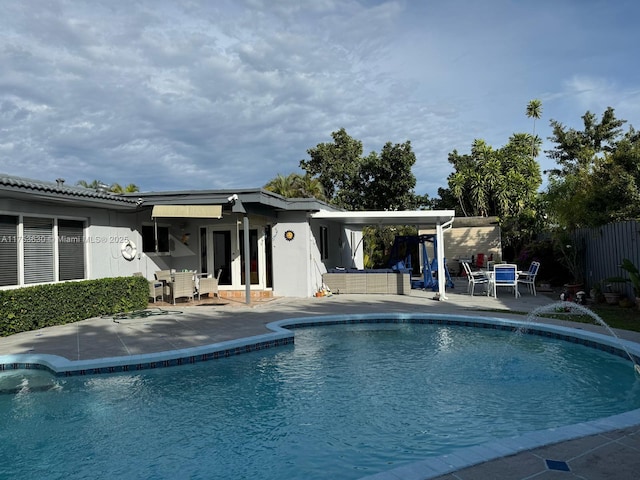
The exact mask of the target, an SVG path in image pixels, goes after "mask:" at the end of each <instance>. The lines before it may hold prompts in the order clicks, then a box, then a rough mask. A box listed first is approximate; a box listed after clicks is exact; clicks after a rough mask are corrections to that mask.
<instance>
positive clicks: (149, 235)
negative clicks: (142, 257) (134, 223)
mask: <svg viewBox="0 0 640 480" xmlns="http://www.w3.org/2000/svg"><path fill="white" fill-rule="evenodd" d="M156 230H157V232H158V251H157V253H169V227H167V226H160V225H158V226H157V227H156V226H155V225H143V226H142V251H143V252H145V253H155V252H156Z"/></svg>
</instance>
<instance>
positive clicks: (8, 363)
mask: <svg viewBox="0 0 640 480" xmlns="http://www.w3.org/2000/svg"><path fill="white" fill-rule="evenodd" d="M358 323H361V324H366V323H369V324H375V323H426V324H434V325H445V326H446V325H451V326H467V327H472V328H491V329H499V330H506V331H514V332H515V331H518V330H520V331H523V332H524V333H527V334H533V335H540V336H544V337H551V338H557V339H560V340H564V341H569V342H574V343H579V344H582V345H585V346H588V347H591V348H597V349H600V350H603V351H605V352H608V353H611V354H614V355H618V356H620V357H623V358H626V359H627V360H630V358H629V356H632V357H633V360H634V363H636V364H638V363H640V344H638V343H636V342H632V341H629V340H624V339H620V338H618V337H613V336H610V335H603V334H600V333H596V332H590V331H586V330H582V329H580V328H569V327H565V326H561V325H554V324H547V323H537V322H533V321H521V320H514V319H506V318H500V317H491V316H482V317H479V316H476V315H460V314H438V313H424V314H421V313H379V314H370V313H367V314H337V315H322V316H314V317H297V318H288V319H282V320H277V321H274V322H270V323H268V324H266V327H267V328H268V329H269V330H271V332H270V333H265V334H260V335H254V336H250V337H245V338H240V339H234V340H229V341H224V342H219V343H213V344H209V345H203V346H198V347H190V348H185V349H178V350H170V351H164V352H156V353H148V354H139V355H129V356H119V357H109V358H100V359H90V360H68V359H66V358H64V357H61V356H58V355H51V354H36V353H34V354H12V355H3V356H0V371H8V370H18V369H35V370H47V371H49V372H51V373H52V374H54V375H56V376H77V375H98V374H110V373H119V372H134V371H140V370H146V369H154V368H162V367H172V366H178V365H186V364H193V363H197V362H201V361H210V360H216V359H221V358H227V357H230V356H233V355H238V354H242V353H249V352H253V351H257V350H263V349H266V348H274V347H278V346H284V345H291V344H293V343H294V337H295V334H294V332H293V331H292V330H293V329H295V328H300V327H309V326H320V325H330V324H358ZM637 425H640V409H636V410H632V411H629V412H624V413H621V414H617V415H613V416H610V417H604V418H601V419H597V420H593V421H589V422H582V423H578V424H574V425H567V426H562V427H557V428H551V429H546V430H538V431H534V432H529V433H525V434H522V435H518V436H515V437H507V438H503V439H500V440H494V441H490V442H486V443H483V444H480V445H475V446H472V447H467V448H462V449H459V450H456V451H454V452H452V453H449V454H445V455H441V456H436V457H430V458H427V459H425V460H421V461H418V462H413V463H410V464H407V465H403V466H400V467H396V468H393V469H390V470H387V471H383V472H379V473H377V474H374V475H370V476H366V477H363V478H362V479H361V480H365V479H366V480H399V479H402V480H427V479H432V478H435V477H438V476H441V475H445V474H447V473H451V472H454V471H456V470H460V469H462V468H467V467H471V466H473V465H477V464H480V463H484V462H487V461H490V460H495V459H498V458H502V457H505V456H509V455H514V454H517V453H520V452H522V451H525V450H531V449H533V448H537V447H542V446H547V445H552V444H555V443H559V442H564V441H568V440H574V439H578V438H582V437H586V436H590V435H595V434H600V433H606V432H611V431H614V430H618V429H622V428H627V427H633V426H637Z"/></svg>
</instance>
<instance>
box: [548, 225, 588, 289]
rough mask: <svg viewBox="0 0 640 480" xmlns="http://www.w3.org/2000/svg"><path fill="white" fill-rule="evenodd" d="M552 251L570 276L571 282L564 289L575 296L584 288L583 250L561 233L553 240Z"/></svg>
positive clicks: (565, 234)
mask: <svg viewBox="0 0 640 480" xmlns="http://www.w3.org/2000/svg"><path fill="white" fill-rule="evenodd" d="M554 251H555V253H556V258H557V259H558V261H559V262H560V263H561V264H562V265H563V266H564V267H565V268H566V269H567V270H568V271H569V273H570V274H571V281H570V282H569V283H566V284H565V285H564V287H565V289H566V290H567V292H569V293H570V294H572V295H575V294H576V293H577V292H579V291H580V290H582V289H583V288H584V268H583V250H582V248H580V246H579V245H577V244H575V242H573V241H572V240H571V237H570V236H569V235H568V234H567V233H565V232H561V233H559V234H557V236H556V238H555V239H554Z"/></svg>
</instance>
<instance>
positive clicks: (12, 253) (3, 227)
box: [0, 215, 18, 286]
mask: <svg viewBox="0 0 640 480" xmlns="http://www.w3.org/2000/svg"><path fill="white" fill-rule="evenodd" d="M17 284H18V217H12V216H10V215H0V286H6V285H17Z"/></svg>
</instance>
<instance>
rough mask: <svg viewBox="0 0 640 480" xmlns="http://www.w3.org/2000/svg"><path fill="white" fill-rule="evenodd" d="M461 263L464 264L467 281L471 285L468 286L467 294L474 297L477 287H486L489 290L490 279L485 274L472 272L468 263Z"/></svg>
mask: <svg viewBox="0 0 640 480" xmlns="http://www.w3.org/2000/svg"><path fill="white" fill-rule="evenodd" d="M460 263H462V268H464V272H465V274H466V275H467V280H468V281H469V284H468V285H467V292H468V293H469V294H470V295H471V296H473V292H474V290H475V288H476V285H485V288H488V287H487V285H488V284H489V278H488V277H487V276H486V275H485V274H484V272H472V271H471V267H470V266H469V264H468V263H467V262H460ZM487 291H488V290H487Z"/></svg>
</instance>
